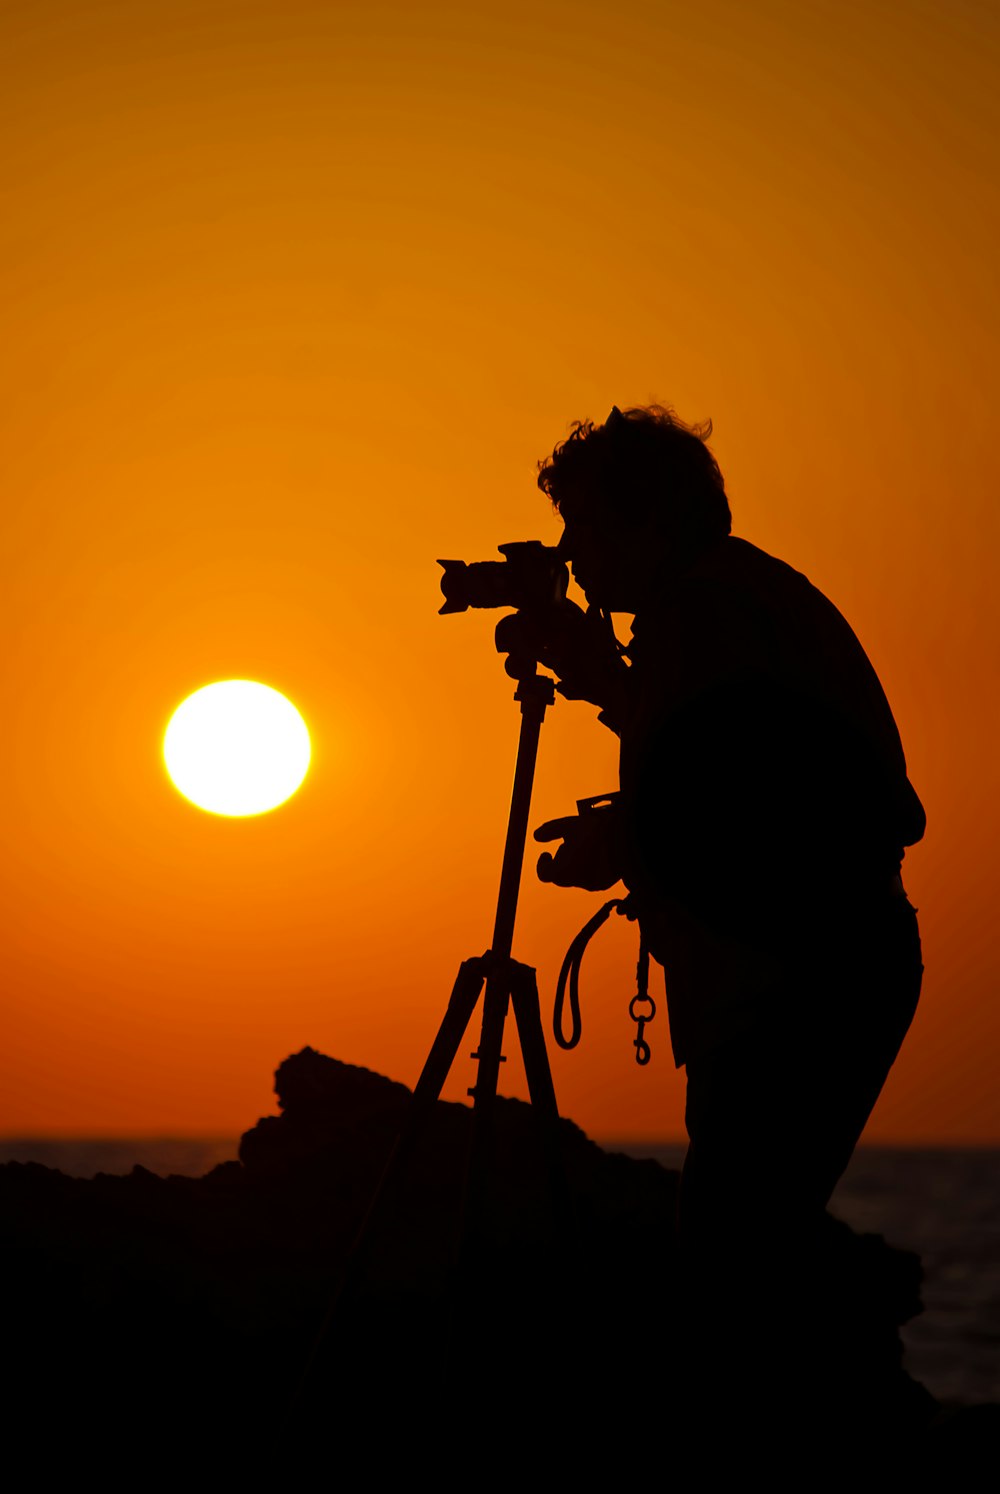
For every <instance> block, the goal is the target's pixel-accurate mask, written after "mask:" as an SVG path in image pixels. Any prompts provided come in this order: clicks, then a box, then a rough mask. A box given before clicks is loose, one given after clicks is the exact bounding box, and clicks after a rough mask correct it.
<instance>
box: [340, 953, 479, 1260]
mask: <svg viewBox="0 0 1000 1494" xmlns="http://www.w3.org/2000/svg"><path fill="white" fill-rule="evenodd" d="M487 958H488V957H487V956H483V955H479V956H477V957H476V958H475V959H471V960H463V962H462V964H461V965H460V966H459V970H458V975H457V976H456V977H455V984H454V986H453V987H452V991H451V995H450V996H449V998H448V1007H447V1010H446V1011H445V1014H444V1017H443V1018H442V1020H441V1026H440V1027H439V1028H438V1032H437V1037H436V1038H435V1039H434V1042H433V1043H432V1044H431V1051H430V1052H429V1053H428V1055H427V1058H426V1060H425V1062H424V1066H423V1068H422V1069H421V1071H420V1078H419V1079H418V1080H417V1082H416V1085H415V1086H414V1090H413V1096H412V1098H411V1100H410V1103H409V1105H408V1106H407V1110H406V1116H405V1118H404V1120H403V1124H402V1126H401V1128H400V1132H399V1135H398V1137H397V1138H396V1141H395V1144H394V1146H393V1148H392V1151H391V1152H390V1153H389V1157H388V1160H387V1161H386V1164H385V1168H384V1169H383V1172H382V1177H381V1179H380V1181H379V1185H378V1187H377V1188H376V1190H375V1194H374V1196H373V1198H372V1201H371V1203H370V1204H369V1206H368V1211H367V1213H366V1214H365V1217H364V1219H363V1220H362V1223H361V1228H360V1230H359V1231H358V1236H357V1239H356V1240H355V1243H354V1246H353V1248H352V1250H351V1258H352V1260H353V1257H354V1256H355V1255H356V1254H358V1253H360V1250H361V1247H362V1245H363V1243H364V1240H365V1238H366V1237H367V1235H368V1234H369V1233H370V1231H371V1230H372V1229H373V1228H374V1225H375V1221H376V1218H377V1217H378V1214H379V1213H380V1212H381V1208H382V1205H383V1202H384V1200H385V1198H386V1196H387V1195H388V1194H389V1191H390V1189H391V1186H392V1182H393V1180H394V1178H395V1177H396V1175H397V1174H398V1173H399V1172H400V1170H401V1169H402V1167H403V1166H404V1165H405V1163H406V1162H407V1160H408V1159H409V1156H410V1153H411V1152H412V1150H413V1144H414V1142H415V1141H416V1140H417V1138H418V1137H419V1135H420V1133H421V1131H422V1130H423V1128H424V1126H425V1125H426V1124H427V1121H428V1119H429V1118H430V1115H431V1113H432V1112H433V1110H434V1106H435V1105H436V1104H437V1102H438V1100H439V1099H440V1097H441V1090H442V1089H443V1088H444V1082H445V1080H446V1079H447V1077H448V1074H449V1072H450V1070H451V1066H452V1064H453V1063H454V1062H455V1059H456V1057H457V1056H458V1050H459V1047H460V1046H461V1043H462V1039H463V1038H464V1036H465V1033H466V1031H467V1029H468V1026H469V1023H470V1021H471V1020H472V1013H473V1012H474V1011H475V1009H476V1003H477V1002H478V1000H479V993H480V991H481V990H482V989H483V981H484V979H485V965H486V960H487Z"/></svg>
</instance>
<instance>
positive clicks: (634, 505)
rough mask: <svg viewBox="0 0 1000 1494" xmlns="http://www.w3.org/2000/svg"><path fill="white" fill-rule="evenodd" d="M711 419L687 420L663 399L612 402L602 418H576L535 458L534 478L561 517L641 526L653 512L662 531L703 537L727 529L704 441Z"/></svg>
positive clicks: (696, 540)
mask: <svg viewBox="0 0 1000 1494" xmlns="http://www.w3.org/2000/svg"><path fill="white" fill-rule="evenodd" d="M711 434H712V422H711V421H710V420H707V421H705V423H704V424H702V425H685V424H684V422H683V421H682V420H678V418H677V416H676V415H675V414H674V412H673V410H671V409H669V408H668V407H667V406H665V405H647V406H645V407H642V406H640V407H635V408H632V409H629V410H625V411H624V412H622V411H619V410H618V409H617V408H616V409H615V410H613V411H612V412H611V414H610V415H609V416H608V418H607V420H606V421H605V423H604V424H603V425H595V424H594V423H593V421H591V420H577V421H575V422H574V424H573V428H572V430H571V431H570V434H569V435H568V436H567V437H566V440H565V441H563V442H561V443H560V444H559V445H558V446H557V447H556V449H555V451H554V452H553V453H552V455H551V456H550V457H547V458H546V459H544V460H543V461H541V462H539V463H538V486H539V487H540V488H541V490H542V492H543V493H546V494H547V495H548V497H549V498H551V500H552V505H553V507H554V508H555V509H556V511H557V512H558V513H559V514H560V515H561V516H562V517H563V518H564V519H568V518H571V517H583V516H587V517H589V518H595V517H596V518H599V519H600V520H601V521H603V522H611V523H615V524H621V525H623V526H627V527H636V528H638V527H640V526H641V525H642V524H644V523H645V521H646V519H647V518H648V517H649V516H650V515H651V514H655V515H658V516H659V517H660V518H661V520H662V526H663V530H664V532H665V533H666V534H670V535H676V536H678V537H683V539H684V540H685V541H686V542H687V543H689V544H695V545H705V544H710V543H711V542H712V541H714V540H716V539H722V538H723V537H724V536H725V535H727V534H728V533H729V532H730V530H731V529H732V515H731V513H730V511H729V502H728V499H727V498H726V487H725V483H724V482H723V478H722V473H721V472H720V471H719V464H718V462H716V460H715V457H714V456H713V455H712V453H711V452H710V451H709V449H708V446H707V445H706V442H707V441H708V438H709V436H710V435H711Z"/></svg>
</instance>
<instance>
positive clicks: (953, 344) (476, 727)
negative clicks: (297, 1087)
mask: <svg viewBox="0 0 1000 1494" xmlns="http://www.w3.org/2000/svg"><path fill="white" fill-rule="evenodd" d="M998 31H1000V21H998V13H997V11H996V9H995V8H994V7H992V6H987V5H986V4H983V3H976V0H957V3H956V0H948V3H944V0H912V3H900V0H875V3H871V0H866V3H863V4H862V3H857V0H847V3H845V0H837V3H832V0H830V3H827V0H810V3H809V4H807V5H804V6H803V5H801V4H799V3H792V0H788V3H785V0H781V3H778V0H761V3H755V4H753V5H749V6H748V5H745V4H742V3H740V0H701V3H699V4H698V5H697V6H695V5H678V4H673V3H669V0H667V3H664V0H655V3H654V0H648V3H641V4H640V3H630V0H626V3H624V4H622V5H618V6H615V7H608V6H606V5H603V4H597V3H590V0H585V3H580V0H575V3H573V4H569V3H557V0H535V3H532V4H530V5H528V4H522V3H519V0H516V3H504V4H503V5H500V4H494V3H492V0H487V3H485V4H483V5H479V6H476V7H467V6H458V5H445V4H440V3H437V0H428V3H425V4H421V5H419V6H413V5H410V4H405V3H402V0H395V3H381V0H365V3H336V4H330V3H304V0H284V3H283V4H281V5H280V6H279V5H276V4H273V3H271V0H268V3H250V0H242V3H227V0H198V3H184V0H172V3H170V4H169V5H168V4H165V3H161V0H144V3H143V4H142V5H136V4H134V3H132V0H109V3H100V4H97V3H95V4H89V5H86V6H82V5H76V4H70V3H68V0H61V3H46V0H33V3H32V4H30V5H26V4H18V5H16V6H14V5H10V6H6V7H4V12H3V17H2V19H0V40H2V46H0V70H2V74H3V76H2V80H0V109H2V111H3V115H4V128H3V131H2V137H0V138H2V151H3V160H2V171H0V182H2V184H3V185H2V191H3V194H4V197H5V199H6V200H5V203H4V212H3V227H2V230H0V232H2V242H0V285H2V296H3V309H4V352H5V356H4V358H3V361H2V374H0V377H2V382H3V389H2V398H0V423H2V443H0V451H2V454H3V461H4V467H5V471H4V489H3V491H4V504H3V525H4V530H5V540H6V546H5V553H6V563H5V582H6V584H5V586H4V589H3V590H4V606H5V608H6V613H7V615H6V626H5V629H4V646H3V650H2V668H3V692H4V700H5V702H6V706H7V709H6V712H5V724H4V728H3V732H2V735H0V753H2V761H3V782H4V784H5V785H6V788H7V795H6V822H7V824H6V832H7V833H6V835H5V847H6V849H5V855H4V857H3V862H2V876H3V888H2V919H3V936H2V961H3V985H4V994H3V998H2V999H3V1010H4V1029H5V1041H4V1043H3V1045H2V1047H3V1051H2V1058H0V1063H2V1066H3V1072H2V1075H0V1131H2V1132H6V1133H14V1132H20V1133H22V1134H29V1133H32V1134H39V1133H47V1132H62V1131H75V1132H85V1133H99V1132H109V1133H112V1132H120V1133H137V1132H161V1133H162V1132H171V1133H181V1132H199V1131H209V1132H213V1131H214V1132H220V1133H236V1132H238V1131H239V1130H242V1129H244V1128H245V1127H246V1126H248V1125H250V1124H251V1123H252V1122H253V1121H254V1120H255V1118H256V1117H257V1116H258V1115H260V1114H263V1113H265V1112H267V1111H269V1110H271V1109H272V1108H273V1098H272V1095H271V1073H272V1071H273V1069H274V1067H275V1066H276V1064H277V1063H278V1062H279V1061H280V1060H281V1059H282V1058H283V1057H284V1056H285V1055H286V1054H288V1053H289V1052H291V1051H293V1050H295V1049H297V1048H299V1047H301V1046H302V1045H303V1044H305V1043H311V1044H313V1045H314V1046H315V1047H317V1048H320V1049H323V1050H324V1051H326V1052H328V1053H331V1054H334V1055H336V1056H338V1057H340V1058H343V1059H347V1060H350V1061H353V1062H357V1063H363V1064H366V1065H369V1066H370V1067H373V1068H376V1069H379V1070H381V1071H382V1072H384V1073H387V1074H390V1075H392V1076H393V1077H395V1078H398V1079H402V1080H404V1081H406V1082H408V1083H412V1082H413V1081H414V1080H415V1078H416V1076H417V1074H418V1072H419V1069H420V1066H421V1063H422V1061H423V1057H424V1055H425V1053H426V1051H427V1049H428V1047H429V1045H430V1042H431V1039H432V1037H433V1035H434V1032H435V1031H436V1029H437V1025H438V1022H439V1020H440V1017H441V1014H442V1013H443V1010H444V1006H445V1002H446V999H447V995H448V991H449V990H450V987H451V983H452V980H453V977H454V974H455V970H456V968H457V966H458V964H459V962H460V961H461V960H462V959H463V958H465V957H466V956H468V955H471V954H477V953H480V952H481V951H482V950H483V948H484V947H485V946H486V944H487V942H488V940H489V937H490V932H491V929H492V919H493V912H494V906H495V899H496V889H497V881H498V876H499V867H500V853H501V848H502V839H503V832H504V827H505V823H506V814H507V806H508V794H509V788H510V781H511V774H512V768H513V759H514V749H515V745H516V740H517V729H518V716H517V709H516V707H515V706H514V704H513V702H512V700H511V688H510V683H509V681H508V680H507V679H506V677H505V675H504V673H503V670H502V666H501V665H500V663H499V661H498V660H497V658H496V657H495V655H494V653H493V649H492V629H493V625H494V622H495V617H494V616H493V615H490V614H482V613H480V614H467V615H465V616H459V617H449V618H438V617H437V615H436V609H437V607H438V605H439V601H440V598H439V595H438V589H437V588H438V575H439V572H438V568H437V567H436V565H435V564H434V561H435V558H436V557H437V556H439V555H447V556H458V557H464V558H467V559H476V558H489V557H490V556H491V555H493V553H494V551H495V546H496V545H497V544H498V543H500V542H502V541H505V540H510V539H521V538H529V537H539V538H543V539H546V540H548V541H549V542H552V543H554V542H555V540H556V538H557V537H558V533H559V526H558V523H557V521H556V520H554V519H553V517H552V516H551V513H550V511H549V509H548V506H547V503H546V501H545V500H544V499H543V498H542V497H541V495H540V494H539V493H538V492H537V490H536V488H535V485H534V466H535V462H536V460H537V459H538V458H539V457H541V456H543V455H545V454H546V453H547V452H548V451H550V450H551V448H552V446H553V444H554V443H555V442H556V441H557V440H559V439H561V438H562V437H563V435H564V434H565V433H566V429H567V426H568V423H569V422H570V421H571V420H572V419H574V418H577V417H583V416H591V417H594V418H596V419H603V418H604V416H605V415H606V414H607V411H608V409H609V408H610V406H611V404H612V403H618V404H620V405H623V406H624V405H626V404H632V403H643V402H646V401H648V400H650V399H660V400H663V401H665V402H667V403H670V404H672V405H674V407H675V408H676V409H677V411H678V413H679V414H680V415H681V416H682V417H683V418H685V419H688V420H697V419H702V418H704V417H706V416H710V417H711V418H712V419H713V421H714V422H715V430H716V435H715V438H714V440H713V448H714V450H715V452H716V455H717V456H718V458H719V461H720V464H721V466H722V469H723V471H724V473H725V475H726V479H727V486H728V489H729V492H730V497H731V503H732V508H733V513H734V528H735V531H736V532H737V533H739V534H742V535H744V536H745V537H747V538H748V539H751V540H753V541H754V542H755V543H757V544H759V545H761V546H763V548H765V549H767V550H770V551H771V552H772V553H775V554H778V555H780V556H781V557H782V558H783V559H785V560H788V561H789V562H791V563H792V564H793V565H795V566H797V567H798V568H799V569H801V570H804V571H805V572H806V574H807V575H809V577H810V578H811V579H812V580H813V581H814V582H815V583H816V584H817V585H819V586H820V587H821V588H822V589H823V590H824V591H826V592H827V594H828V595H829V596H830V597H831V598H832V599H833V600H834V601H835V602H836V603H837V604H838V605H839V606H840V607H841V609H842V610H843V611H844V612H845V614H846V615H847V617H848V619H849V620H850V621H851V623H852V625H853V626H854V627H855V629H856V631H857V632H858V634H859V635H860V637H861V639H862V641H863V642H864V644H865V646H866V648H867V649H868V651H869V654H870V656H871V658H872V660H873V662H874V664H875V666H876V668H877V670H878V671H879V674H880V676H881V678H882V680H883V683H884V684H885V686H886V689H887V692H888V694H889V698H890V700H891V702H892V704H893V707H894V710H895V713H896V717H897V720H898V723H899V726H900V729H901V732H902V736H903V741H904V745H905V747H906V751H907V757H908V761H909V765H910V774H911V778H912V780H913V782H914V784H915V786H916V788H917V790H918V792H919V793H920V795H921V797H922V799H923V801H924V803H925V805H926V808H927V812H928V819H929V828H928V833H927V837H926V839H925V841H924V843H923V844H922V845H920V846H918V847H917V848H915V850H913V851H911V852H910V854H909V855H908V857H907V861H906V866H905V868H904V875H905V879H906V883H907V887H908V889H909V891H910V895H911V898H912V900H913V901H914V902H915V903H916V905H917V906H918V907H919V908H920V913H921V926H922V933H923V939H924V950H925V963H926V965H927V976H926V983H925V991H924V998H923V1002H922V1006H921V1010H920V1012H919V1015H918V1018H917V1021H916V1024H915V1026H914V1029H913V1031H912V1033H911V1036H910V1039H909V1040H908V1043H907V1045H906V1048H905V1050H904V1054H903V1056H902V1057H901V1059H900V1061H899V1063H898V1065H897V1068H896V1071H895V1072H894V1074H893V1076H892V1078H891V1080H890V1083H889V1085H888V1087H887V1089H886V1092H885V1095H884V1096H883V1099H882V1101H881V1102H880V1105H879V1107H878V1110H877V1111H876V1114H875V1116H874V1118H873V1120H872V1123H871V1126H870V1129H869V1135H870V1137H872V1138H874V1139H881V1140H895V1141H899V1140H911V1141H913V1140H928V1139H930V1140H940V1141H958V1140H991V1141H994V1142H996V1141H1000V1098H998V1088H997V1085H996V1082H995V1076H996V1072H997V1058H998V1047H1000V1042H998V1039H1000V1022H998V1016H997V1004H996V999H995V995H996V990H997V984H998V979H997V977H998V972H1000V954H998V951H997V944H996V939H995V937H994V927H995V919H994V914H993V909H994V906H995V904H996V902H997V897H998V893H1000V885H998V884H1000V873H998V870H997V861H998V846H1000V834H998V831H1000V823H998V822H1000V814H998V805H1000V782H998V778H1000V773H998V767H997V743H998V740H1000V731H998V728H1000V720H998V716H1000V711H998V703H997V681H998V677H1000V668H998V665H1000V658H998V655H1000V600H998V593H1000V587H998V586H997V583H996V579H995V558H996V555H997V547H998V540H1000V519H998V513H1000V509H998V504H997V498H996V494H997V491H998V482H997V476H998V471H997V469H998V456H997V449H996V442H995V438H994V434H993V431H994V423H995V422H994V420H993V419H992V418H991V417H993V414H994V410H995V408H996V399H997V389H996V373H995V370H996V361H997V341H996V330H997V279H996V276H997V272H996V243H997V239H998V234H997V228H998V206H997V198H998V193H997V186H998V180H1000V177H998V170H997V141H998V138H1000V133H998V125H1000V120H998V112H1000V105H998V99H1000V87H998V84H1000V78H998V71H1000V70H998V67H997V41H998ZM226 677H245V678H251V679H258V680H262V681H264V682H266V683H268V684H271V685H273V686H275V687H276V688H278V689H280V690H282V691H284V692H285V693H286V694H288V695H289V696H290V697H291V699H292V700H294V701H295V703H296V704H297V705H298V707H299V708H300V710H301V711H302V712H303V714H304V716H305V717H306V720H307V722H308V724H309V727H310V730H311V732H312V735H313V747H314V759H313V767H312V770H311V772H310V775H309V777H308V778H307V780H306V784H305V786H304V787H303V789H302V790H301V791H300V792H299V794H298V795H297V796H296V797H295V798H294V799H293V800H292V801H291V802H290V803H289V804H287V805H286V806H285V807H284V808H282V809H280V810H278V811H276V812H275V813H273V814H271V815H265V816H262V817H260V818H258V819H250V820H243V821H231V820H224V819H219V818H217V817H213V816H209V815H205V814H203V813H200V812H199V811H198V810H196V809H194V808H192V806H190V805H189V804H188V803H187V802H186V801H184V800H183V799H181V798H180V797H179V796H178V795H177V794H176V792H175V791H174V790H173V789H172V788H171V787H170V785H169V783H168V781H167V779H166V777H165V774H164V771H163V768H162V765H161V759H160V741H161V737H162V733H163V730H164V727H165V725H166V721H167V719H168V717H169V715H170V713H171V712H172V710H173V709H174V707H175V706H176V705H177V704H178V703H179V702H180V701H181V700H182V699H183V698H184V696H186V695H187V694H188V693H190V692H191V691H192V690H193V689H195V688H196V687H197V686H199V685H202V684H204V683H206V682H207V681H210V680H212V679H218V678H226ZM616 747H617V743H616V741H615V739H614V738H613V737H612V736H611V735H610V734H608V733H607V732H605V731H604V730H603V729H602V728H601V727H600V726H598V725H597V723H596V720H595V714H594V712H593V711H592V710H591V709H590V708H588V707H586V706H584V705H579V704H574V705H569V704H566V703H559V704H558V705H557V706H556V708H555V709H554V710H553V711H552V712H550V714H549V718H548V720H547V722H546V725H545V728H544V731H543V736H542V744H541V754H540V761H539V770H538V778H537V787H536V798H535V806H534V813H533V822H534V823H538V822H540V821H541V820H542V819H544V818H548V817H550V816H553V815H556V814H562V813H567V812H569V811H570V810H571V809H572V807H573V801H574V799H575V798H577V797H578V796H583V795H586V794H590V793H597V792H600V791H602V790H606V789H610V788H612V787H614V786H615V783H616V763H617V759H616ZM734 751H738V744H734ZM596 901H597V899H595V898H594V897H593V896H591V895H589V894H585V893H567V892H559V891H556V890H553V889H551V888H548V887H543V886H541V885H540V884H538V883H537V882H536V881H535V880H534V877H533V876H530V877H528V878H526V882H525V888H524V892H523V894H522V901H521V913H520V920H519V925H518V932H517V936H516V939H515V950H514V952H515V955H516V956H517V957H519V958H521V959H523V960H525V961H527V962H528V963H531V964H534V965H536V966H537V968H538V971H539V980H540V983H541V986H542V990H543V997H544V1004H545V1006H546V1008H548V1007H549V1005H550V998H551V991H552V987H553V985H554V981H555V976H556V973H557V970H558V966H559V961H560V959H561V957H562V953H563V951H564V949H565V946H566V944H567V942H568V940H569V939H570V937H571V936H572V935H573V934H574V933H575V932H576V930H577V928H578V927H579V926H580V924H581V923H582V922H583V921H584V919H585V918H586V917H587V916H588V914H589V912H590V911H591V910H592V908H593V907H594V906H595V905H596ZM634 958H635V947H634V930H632V929H631V928H625V927H623V926H621V925H620V924H619V922H618V921H617V920H616V921H615V923H614V926H613V927H610V928H609V929H608V930H606V931H605V932H604V934H602V936H601V940H600V942H599V943H598V944H596V945H595V946H592V949H591V952H590V953H589V954H588V963H587V965H586V966H585V973H584V1002H585V1012H584V1038H583V1044H582V1046H581V1047H580V1048H579V1049H578V1050H577V1051H576V1052H575V1053H571V1054H563V1053H560V1052H558V1051H557V1050H554V1046H553V1045H551V1044H550V1047H553V1052H552V1063H553V1070H554V1074H555V1079H556V1087H557V1092H558V1095H559V1100H560V1106H561V1108H562V1110H563V1111H564V1112H565V1113H566V1114H569V1115H571V1116H572V1117H573V1118H574V1119H575V1120H577V1121H578V1122H579V1123H580V1124H582V1125H583V1126H584V1127H585V1128H586V1129H588V1130H589V1131H590V1132H591V1133H592V1134H595V1135H598V1136H619V1137H626V1136H634V1137H637V1136H651V1135H677V1134H680V1133H681V1131H682V1110H683V1075H681V1074H678V1073H676V1072H675V1071H674V1069H673V1067H672V1063H671V1060H670V1055H669V1043H668V1038H667V1031H666V1022H665V1020H664V1021H663V1022H662V1024H660V1023H659V1022H658V1023H657V1025H656V1026H655V1027H654V1028H653V1029H652V1030H651V1031H650V1034H649V1036H650V1038H651V1041H652V1045H653V1050H654V1056H653V1062H652V1064H651V1065H650V1067H649V1068H648V1069H645V1070H643V1071H641V1072H640V1071H638V1070H637V1069H636V1067H635V1064H634V1062H633V1061H632V1057H633V1052H632V1048H631V1046H630V1044H631V1038H632V1029H631V1024H630V1023H629V1022H628V1019H627V1015H626V1005H627V1001H628V997H629V996H630V995H631V993H632V990H633V986H632V979H633V968H634ZM660 980H662V977H660ZM659 988H660V989H662V986H660V987H659ZM468 1046H469V1047H470V1048H471V1047H472V1046H474V1044H473V1043H471V1042H470V1044H469V1045H468ZM508 1051H509V1052H510V1054H511V1061H510V1063H509V1064H508V1065H507V1070H508V1071H509V1072H506V1073H505V1076H504V1077H505V1081H506V1084H507V1086H508V1088H509V1089H510V1090H511V1091H513V1092H516V1093H523V1083H522V1079H521V1075H520V1071H519V1065H518V1062H517V1054H516V1041H515V1039H514V1036H513V1030H512V1032H511V1037H510V1040H509V1042H508ZM472 1070H473V1066H472V1065H471V1064H470V1063H468V1062H467V1061H466V1060H464V1059H463V1061H462V1063H461V1064H460V1065H459V1067H458V1068H457V1069H456V1072H455V1075H454V1077H453V1080H452V1082H451V1085H450V1088H449V1090H448V1091H447V1093H448V1094H449V1095H451V1096H452V1097H454V1098H458V1097H461V1096H463V1095H464V1092H465V1088H466V1086H467V1085H468V1084H469V1083H471V1082H472V1081H473V1077H474V1075H473V1071H472ZM762 1082H766V1076H763V1075H762Z"/></svg>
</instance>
